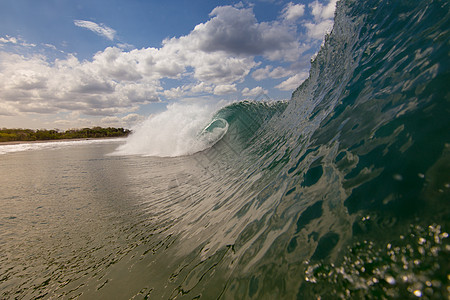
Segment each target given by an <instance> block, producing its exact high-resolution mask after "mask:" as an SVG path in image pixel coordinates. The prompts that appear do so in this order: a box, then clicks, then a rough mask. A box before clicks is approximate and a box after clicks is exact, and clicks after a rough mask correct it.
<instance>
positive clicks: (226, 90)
mask: <svg viewBox="0 0 450 300" xmlns="http://www.w3.org/2000/svg"><path fill="white" fill-rule="evenodd" d="M236 91H237V89H236V85H235V84H222V85H218V86H216V87H215V88H214V95H225V94H231V93H234V92H236Z"/></svg>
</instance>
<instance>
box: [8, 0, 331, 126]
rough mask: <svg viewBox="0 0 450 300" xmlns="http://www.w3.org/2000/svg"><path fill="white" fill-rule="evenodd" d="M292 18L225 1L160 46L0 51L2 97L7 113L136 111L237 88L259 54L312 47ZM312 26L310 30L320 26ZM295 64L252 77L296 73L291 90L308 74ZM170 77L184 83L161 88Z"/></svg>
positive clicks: (296, 12) (294, 10)
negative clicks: (82, 53)
mask: <svg viewBox="0 0 450 300" xmlns="http://www.w3.org/2000/svg"><path fill="white" fill-rule="evenodd" d="M333 1H334V0H333ZM314 5H315V6H310V7H308V8H310V9H312V10H314V11H315V15H314V16H316V15H317V16H318V18H319V21H320V20H322V19H320V18H324V17H327V16H328V15H329V9H328V7H331V6H330V5H327V6H320V5H319V4H317V5H316V4H314ZM300 8H301V7H300V6H298V5H293V4H289V5H288V6H287V7H286V8H285V10H284V11H282V12H281V13H282V14H283V16H284V18H285V19H290V20H294V19H295V18H298V17H300V15H301V14H303V12H301V10H300ZM303 9H304V8H303ZM327 20H328V19H326V20H325V21H327ZM322 21H324V20H322ZM322 21H321V22H322ZM288 23H289V22H284V21H280V19H278V20H277V21H273V22H258V21H257V19H256V17H255V15H254V13H253V10H252V8H248V7H247V8H242V7H241V8H238V7H233V6H220V7H216V8H215V9H214V10H213V11H212V12H211V14H210V19H209V20H208V21H206V22H204V23H201V24H199V25H197V26H196V27H195V28H194V29H193V30H192V31H191V32H190V33H189V34H187V35H185V36H181V37H174V38H170V39H166V40H164V41H163V43H162V46H161V47H160V48H152V47H149V48H142V49H134V50H127V49H129V47H130V45H120V47H108V48H106V49H104V50H103V51H100V52H98V53H96V54H95V55H94V56H93V57H92V59H91V60H84V61H80V60H78V59H77V58H76V57H75V56H73V55H68V56H67V57H66V58H65V59H56V60H54V61H50V60H49V59H47V58H46V57H45V56H43V55H34V56H24V55H18V54H12V53H5V52H0V70H1V72H0V103H2V109H5V111H3V112H2V113H3V114H17V113H23V112H36V113H61V112H68V111H78V112H80V113H82V114H83V115H94V116H104V117H106V116H114V115H116V114H119V113H120V114H125V113H129V112H133V111H135V110H136V109H137V108H138V107H139V106H140V105H142V104H146V103H150V102H158V101H160V99H161V98H166V99H175V98H177V99H180V98H182V97H185V96H192V95H194V94H200V93H212V94H214V95H224V94H228V93H235V92H237V88H236V84H237V83H242V82H243V81H244V80H245V78H246V77H247V76H248V74H250V72H251V71H252V70H253V69H254V68H256V67H258V66H259V65H260V63H258V62H257V61H256V59H257V58H256V56H263V57H265V58H266V59H269V60H275V61H281V62H284V63H286V62H295V61H297V60H298V58H299V57H300V55H302V54H303V52H305V53H307V50H308V48H307V47H305V46H304V45H303V44H302V46H301V47H300V42H299V38H300V37H301V35H300V34H298V33H297V31H296V30H297V29H296V25H293V24H292V23H289V24H288ZM75 25H77V26H79V27H83V28H87V29H89V30H92V31H93V32H95V33H97V34H100V35H102V36H105V37H106V38H108V39H110V40H114V37H115V31H114V30H112V29H111V28H109V27H107V26H104V25H99V24H96V23H94V22H90V21H83V20H76V21H75ZM314 26H316V27H314V28H311V32H313V29H317V28H319V27H318V25H317V24H316V25H314ZM311 36H314V37H315V36H316V34H315V33H314V34H312V33H311ZM322 38H323V37H322ZM5 41H7V43H13V42H14V41H16V43H19V42H20V40H19V39H18V38H13V37H9V36H6V38H5V37H3V38H2V40H0V42H2V43H5ZM46 47H47V48H48V47H50V48H52V47H51V45H46ZM310 55H311V54H308V59H309V57H310ZM292 66H293V64H292V65H291V66H288V67H272V66H266V67H265V68H260V69H257V70H254V71H253V73H252V77H253V78H254V79H255V80H262V79H265V78H272V79H273V78H283V77H288V76H291V77H290V78H289V79H287V80H286V81H284V82H282V83H281V84H279V85H278V86H277V88H279V89H281V90H291V89H294V88H296V87H297V86H298V84H299V83H300V81H301V80H302V79H304V78H303V77H302V76H303V75H302V76H300V75H301V74H303V73H301V74H298V75H295V76H292V75H293V73H294V71H293V70H294V69H295V70H296V71H295V72H297V73H298V72H299V71H298V68H293V67H292ZM165 78H170V79H178V80H180V82H184V83H186V82H187V84H185V85H183V86H180V87H175V88H170V89H167V90H164V88H163V85H162V82H163V81H164V79H165ZM260 91H263V92H265V90H264V89H262V88H261V87H256V88H253V89H247V90H245V89H244V90H242V93H243V94H244V95H246V96H251V95H254V94H255V93H257V92H260Z"/></svg>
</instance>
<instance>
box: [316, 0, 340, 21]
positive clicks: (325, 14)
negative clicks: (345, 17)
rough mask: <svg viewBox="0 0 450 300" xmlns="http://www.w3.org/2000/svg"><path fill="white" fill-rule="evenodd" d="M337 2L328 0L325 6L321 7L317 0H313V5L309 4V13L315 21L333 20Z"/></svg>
mask: <svg viewBox="0 0 450 300" xmlns="http://www.w3.org/2000/svg"><path fill="white" fill-rule="evenodd" d="M337 1H338V0H330V2H328V4H327V5H323V4H321V3H320V2H319V1H317V0H315V1H314V2H313V3H310V4H309V7H310V8H311V9H312V11H311V13H312V14H313V16H314V19H315V20H316V21H322V20H326V19H333V18H334V11H335V10H336V3H337Z"/></svg>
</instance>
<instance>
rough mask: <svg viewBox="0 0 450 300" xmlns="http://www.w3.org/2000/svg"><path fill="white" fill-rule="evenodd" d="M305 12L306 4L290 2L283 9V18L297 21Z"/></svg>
mask: <svg viewBox="0 0 450 300" xmlns="http://www.w3.org/2000/svg"><path fill="white" fill-rule="evenodd" d="M304 14H305V5H303V4H294V3H292V2H289V3H288V4H287V5H286V7H285V8H284V9H283V15H282V16H283V18H284V19H285V20H287V21H295V20H297V19H298V18H300V17H302V16H303V15H304Z"/></svg>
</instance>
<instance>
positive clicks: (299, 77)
mask: <svg viewBox="0 0 450 300" xmlns="http://www.w3.org/2000/svg"><path fill="white" fill-rule="evenodd" d="M308 75H309V74H308V73H307V72H301V73H299V74H296V75H294V76H292V77H289V78H288V79H286V80H285V81H283V82H282V83H280V84H279V85H277V86H276V88H277V89H280V90H282V91H292V90H294V89H295V88H297V87H298V86H299V85H300V84H301V83H302V82H303V81H304V80H305V79H306V78H308Z"/></svg>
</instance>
